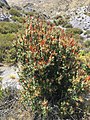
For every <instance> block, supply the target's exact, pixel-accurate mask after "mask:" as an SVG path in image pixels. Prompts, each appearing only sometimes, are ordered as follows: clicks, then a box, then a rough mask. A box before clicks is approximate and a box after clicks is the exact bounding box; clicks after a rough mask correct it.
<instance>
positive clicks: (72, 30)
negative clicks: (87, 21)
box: [66, 28, 83, 34]
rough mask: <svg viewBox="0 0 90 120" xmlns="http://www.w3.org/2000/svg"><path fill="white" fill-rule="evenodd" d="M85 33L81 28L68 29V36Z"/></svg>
mask: <svg viewBox="0 0 90 120" xmlns="http://www.w3.org/2000/svg"><path fill="white" fill-rule="evenodd" d="M82 33H83V31H82V30H81V29H79V28H67V29H66V34H82Z"/></svg>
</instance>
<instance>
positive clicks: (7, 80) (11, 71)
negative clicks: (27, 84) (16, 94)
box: [0, 66, 22, 89]
mask: <svg viewBox="0 0 90 120" xmlns="http://www.w3.org/2000/svg"><path fill="white" fill-rule="evenodd" d="M0 71H2V73H1V75H0V77H2V89H5V88H12V89H22V87H21V85H20V83H19V76H18V73H17V72H18V68H16V67H14V66H11V67H10V66H3V67H1V68H0Z"/></svg>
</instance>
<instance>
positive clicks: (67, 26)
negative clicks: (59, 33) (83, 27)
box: [63, 23, 72, 28]
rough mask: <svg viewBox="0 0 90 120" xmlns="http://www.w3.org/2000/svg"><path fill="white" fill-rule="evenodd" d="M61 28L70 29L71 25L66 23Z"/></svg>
mask: <svg viewBox="0 0 90 120" xmlns="http://www.w3.org/2000/svg"><path fill="white" fill-rule="evenodd" d="M63 27H65V28H72V25H71V24H69V23H67V24H66V25H64V26H63Z"/></svg>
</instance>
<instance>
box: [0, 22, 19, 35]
mask: <svg viewBox="0 0 90 120" xmlns="http://www.w3.org/2000/svg"><path fill="white" fill-rule="evenodd" d="M20 27H21V26H20V25H19V24H16V23H10V22H0V33H2V34H7V33H13V32H15V33H16V32H18V30H19V28H20Z"/></svg>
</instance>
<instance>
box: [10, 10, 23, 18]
mask: <svg viewBox="0 0 90 120" xmlns="http://www.w3.org/2000/svg"><path fill="white" fill-rule="evenodd" d="M9 13H10V14H11V15H13V16H17V17H20V16H22V14H21V13H20V11H19V10H16V9H14V8H11V9H10V11H9Z"/></svg>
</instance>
